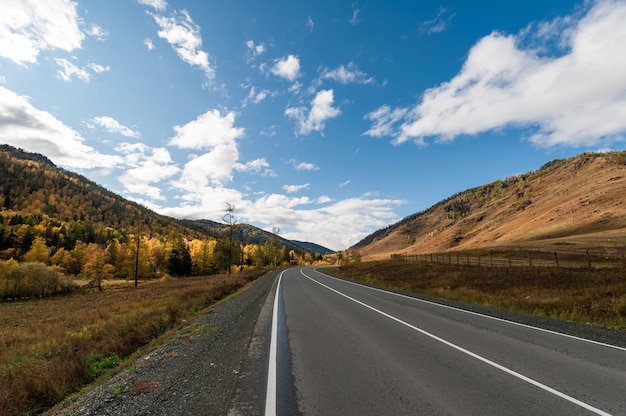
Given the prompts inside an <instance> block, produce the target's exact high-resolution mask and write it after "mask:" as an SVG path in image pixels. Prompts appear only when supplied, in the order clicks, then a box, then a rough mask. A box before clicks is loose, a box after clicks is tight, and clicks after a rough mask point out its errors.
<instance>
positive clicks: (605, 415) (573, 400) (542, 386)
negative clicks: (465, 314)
mask: <svg viewBox="0 0 626 416" xmlns="http://www.w3.org/2000/svg"><path fill="white" fill-rule="evenodd" d="M300 273H301V274H302V275H303V276H304V277H306V278H307V279H309V280H310V281H312V282H314V283H317V284H318V285H320V286H322V287H325V288H326V289H328V290H330V291H332V292H335V293H337V294H338V295H340V296H343V297H344V298H346V299H349V300H351V301H353V302H355V303H357V304H359V305H361V306H363V307H365V308H367V309H370V310H372V311H374V312H376V313H378V314H380V315H382V316H384V317H386V318H389V319H391V320H393V321H395V322H398V323H400V324H402V325H404V326H406V327H408V328H410V329H413V330H414V331H417V332H419V333H421V334H423V335H426V336H427V337H430V338H432V339H434V340H436V341H439V342H441V343H442V344H445V345H447V346H449V347H451V348H454V349H455V350H457V351H460V352H462V353H464V354H466V355H469V356H470V357H472V358H475V359H477V360H479V361H482V362H483V363H485V364H488V365H490V366H492V367H494V368H497V369H498V370H501V371H504V372H505V373H508V374H510V375H512V376H513V377H516V378H518V379H520V380H523V381H525V382H527V383H529V384H532V385H533V386H536V387H539V388H540V389H542V390H545V391H547V392H549V393H552V394H554V395H555V396H558V397H560V398H562V399H564V400H567V401H568V402H570V403H573V404H575V405H577V406H579V407H582V408H583V409H587V410H589V411H590V412H592V413H595V414H597V415H601V416H611V414H610V413H607V412H605V411H603V410H600V409H598V408H596V407H593V406H591V405H589V404H587V403H585V402H582V401H580V400H578V399H576V398H574V397H571V396H568V395H567V394H565V393H561V392H560V391H558V390H555V389H553V388H552V387H549V386H546V385H545V384H542V383H540V382H538V381H536V380H533V379H531V378H529V377H526V376H525V375H523V374H520V373H518V372H516V371H513V370H511V369H509V368H506V367H504V366H502V365H500V364H498V363H496V362H494V361H491V360H488V359H487V358H485V357H483V356H481V355H478V354H476V353H473V352H471V351H469V350H466V349H465V348H463V347H460V346H458V345H456V344H453V343H452V342H450V341H446V340H445V339H443V338H440V337H438V336H437V335H434V334H431V333H430V332H428V331H425V330H423V329H421V328H418V327H416V326H414V325H411V324H409V323H408V322H405V321H403V320H401V319H399V318H396V317H395V316H393V315H390V314H388V313H386V312H383V311H381V310H379V309H376V308H374V307H373V306H370V305H368V304H366V303H364V302H361V301H360V300H357V299H355V298H353V297H350V296H348V295H346V294H345V293H343V292H340V291H338V290H336V289H333V288H332V287H330V286H327V285H325V284H324V283H321V282H318V281H317V280H315V279H313V278H312V277H310V276H307V275H306V274H305V273H304V271H303V269H300ZM318 273H319V272H318Z"/></svg>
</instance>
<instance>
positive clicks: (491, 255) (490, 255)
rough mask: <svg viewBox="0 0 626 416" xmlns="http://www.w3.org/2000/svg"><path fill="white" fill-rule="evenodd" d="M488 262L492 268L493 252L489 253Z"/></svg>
mask: <svg viewBox="0 0 626 416" xmlns="http://www.w3.org/2000/svg"><path fill="white" fill-rule="evenodd" d="M489 260H490V262H491V267H493V250H491V252H490V253H489Z"/></svg>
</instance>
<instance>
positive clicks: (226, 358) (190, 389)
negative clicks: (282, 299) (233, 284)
mask: <svg viewBox="0 0 626 416" xmlns="http://www.w3.org/2000/svg"><path fill="white" fill-rule="evenodd" d="M279 273H280V271H279V270H276V271H273V272H271V273H269V274H267V275H265V276H263V277H261V278H260V279H258V280H257V281H256V282H255V283H254V284H252V285H251V286H250V287H248V288H247V289H246V290H244V291H243V292H241V293H240V294H238V295H237V296H235V297H233V298H231V299H229V300H228V301H225V302H222V303H220V304H218V305H216V306H215V307H214V308H213V309H211V311H210V312H209V313H207V314H205V315H203V316H201V317H199V318H197V319H196V320H194V321H193V322H192V323H190V325H189V326H188V327H186V328H183V329H182V330H181V331H180V332H179V333H178V335H177V336H175V337H174V338H172V339H170V340H169V341H167V342H166V343H164V344H162V345H160V346H158V347H156V348H155V349H153V350H151V351H150V352H149V353H147V354H146V355H144V356H143V357H141V358H139V359H137V360H136V362H135V363H134V364H133V365H132V366H130V367H129V368H127V369H125V370H123V371H121V372H120V373H119V374H117V375H116V376H114V377H113V378H111V379H110V380H109V381H107V382H106V383H104V384H102V385H100V386H98V387H97V388H95V389H94V390H92V391H90V392H88V393H86V394H84V395H82V396H81V397H80V398H78V399H77V400H76V401H75V402H73V403H72V404H71V405H69V406H67V407H66V408H64V409H62V410H57V411H55V412H52V413H51V414H52V415H58V416H70V415H81V416H83V415H84V416H100V415H107V416H140V415H207V416H210V415H225V414H227V412H228V410H229V407H230V404H229V403H230V401H231V396H233V393H234V390H235V385H236V383H237V380H238V376H239V374H240V372H241V367H242V363H243V362H244V360H245V357H246V356H247V354H248V349H249V348H248V347H249V345H250V342H251V337H252V334H253V331H254V328H255V325H256V322H257V318H258V317H259V314H260V311H261V308H262V307H263V305H264V304H265V301H266V298H267V297H268V294H269V292H270V290H271V288H272V286H273V283H274V281H275V280H276V276H278V274H279Z"/></svg>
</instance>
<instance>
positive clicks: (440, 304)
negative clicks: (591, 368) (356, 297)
mask: <svg viewBox="0 0 626 416" xmlns="http://www.w3.org/2000/svg"><path fill="white" fill-rule="evenodd" d="M313 270H314V271H315V272H316V273H318V274H321V275H322V276H325V277H328V278H329V279H334V280H338V281H340V282H344V283H349V284H351V285H355V286H360V287H364V288H367V289H370V290H374V291H378V292H382V293H386V294H388V295H393V296H398V297H401V298H405V299H410V300H413V301H415V302H421V303H428V304H429V305H434V306H439V307H440V308H446V309H453V310H455V311H457V312H463V313H466V314H468V315H475V316H480V317H481V318H485V319H492V320H494V321H499V322H504V323H507V324H510V325H516V326H521V327H524V328H528V329H534V330H535V331H540V332H546V333H548V334H553V335H558V336H561V337H565V338H571V339H575V340H578V341H582V342H587V343H590V344H595V345H601V346H603V347H607V348H613V349H616V350H620V351H626V348H624V347H620V346H618V345H611V344H607V343H605V342H600V341H594V340H592V339H587V338H581V337H577V336H575V335H569V334H564V333H562V332H557V331H552V330H550V329H544V328H539V327H536V326H532V325H527V324H523V323H521V322H515V321H509V320H507V319H502V318H498V317H495V316H490V315H484V314H482V313H478V312H473V311H468V310H466V309H461V308H457V307H455V306H450V305H444V304H442V303H437V302H432V301H429V300H426V299H420V298H415V297H412V296H407V295H403V294H401V293H396V292H390V291H388V290H384V289H380V288H377V287H372V286H367V285H362V284H360V283H357V282H352V281H350V280H345V279H339V278H336V277H334V276H330V275H327V274H326V273H321V272H319V271H317V269H313ZM307 277H308V276H307Z"/></svg>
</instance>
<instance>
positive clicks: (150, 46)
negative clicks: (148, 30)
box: [143, 38, 155, 51]
mask: <svg viewBox="0 0 626 416" xmlns="http://www.w3.org/2000/svg"><path fill="white" fill-rule="evenodd" d="M143 44H144V46H145V47H146V48H148V50H149V51H151V50H154V48H155V46H154V42H152V39H150V38H145V39H144V40H143Z"/></svg>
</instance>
